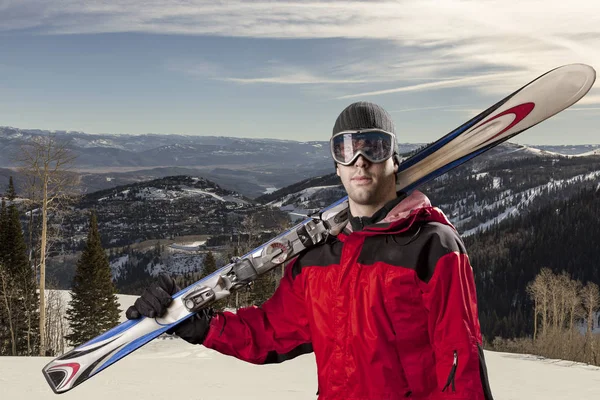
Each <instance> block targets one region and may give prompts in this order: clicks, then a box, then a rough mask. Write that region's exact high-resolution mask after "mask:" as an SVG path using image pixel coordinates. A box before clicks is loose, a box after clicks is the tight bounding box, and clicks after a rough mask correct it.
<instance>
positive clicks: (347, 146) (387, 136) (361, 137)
mask: <svg viewBox="0 0 600 400" xmlns="http://www.w3.org/2000/svg"><path fill="white" fill-rule="evenodd" d="M329 146H330V149H331V156H332V157H333V159H334V161H335V162H336V163H338V164H341V165H351V164H353V163H354V161H356V159H357V158H358V156H359V155H361V156H363V157H364V158H365V159H367V160H368V161H370V162H372V163H375V164H377V163H381V162H384V161H385V160H387V159H388V158H390V157H391V156H392V155H393V154H394V150H395V149H396V135H394V134H393V133H390V132H386V131H382V130H379V129H366V130H358V131H343V132H339V133H336V134H335V135H333V136H332V138H331V139H330V140H329Z"/></svg>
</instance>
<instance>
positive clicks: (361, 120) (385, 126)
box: [333, 101, 396, 135]
mask: <svg viewBox="0 0 600 400" xmlns="http://www.w3.org/2000/svg"><path fill="white" fill-rule="evenodd" d="M359 129H381V130H383V131H386V132H390V133H393V134H394V135H395V134H396V128H395V127H394V122H393V121H392V117H391V116H390V114H388V113H387V111H385V110H384V109H383V108H382V107H380V106H378V105H377V104H374V103H369V102H366V101H360V102H358V103H353V104H350V105H349V106H348V107H346V108H345V109H344V111H342V112H341V113H340V115H339V116H338V118H337V120H336V121H335V125H333V135H335V134H336V133H340V132H343V131H353V130H359Z"/></svg>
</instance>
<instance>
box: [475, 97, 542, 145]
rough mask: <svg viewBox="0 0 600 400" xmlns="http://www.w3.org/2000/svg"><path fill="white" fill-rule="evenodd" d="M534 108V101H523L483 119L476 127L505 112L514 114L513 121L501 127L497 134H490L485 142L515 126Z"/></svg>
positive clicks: (505, 113)
mask: <svg viewBox="0 0 600 400" xmlns="http://www.w3.org/2000/svg"><path fill="white" fill-rule="evenodd" d="M534 108H535V104H534V103H531V102H530V103H523V104H519V105H518V106H514V107H513V108H509V109H508V110H506V111H504V112H501V113H500V114H498V115H496V116H495V117H493V118H490V119H488V120H487V121H485V122H484V123H482V124H481V125H479V126H478V127H477V128H479V127H481V126H483V125H485V124H487V123H490V122H491V121H493V120H495V119H497V118H500V117H502V116H504V115H507V114H514V115H515V119H514V121H513V122H511V123H510V125H508V126H507V127H506V128H504V129H502V130H501V131H500V132H498V133H497V134H495V135H494V136H492V137H491V138H489V139H488V140H486V141H485V142H483V143H487V142H489V141H490V140H493V139H494V138H496V137H498V136H500V135H502V134H503V133H504V132H506V131H507V130H509V129H510V128H512V127H513V126H515V125H516V124H518V123H519V122H521V121H522V120H523V119H524V118H525V117H526V116H528V115H529V114H530V113H531V111H533V109H534ZM477 128H475V129H477Z"/></svg>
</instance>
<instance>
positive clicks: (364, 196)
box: [348, 190, 373, 206]
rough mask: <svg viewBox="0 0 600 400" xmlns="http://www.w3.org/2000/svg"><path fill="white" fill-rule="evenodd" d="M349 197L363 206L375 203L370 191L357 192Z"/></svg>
mask: <svg viewBox="0 0 600 400" xmlns="http://www.w3.org/2000/svg"><path fill="white" fill-rule="evenodd" d="M348 197H350V200H352V201H353V202H354V203H356V204H358V205H361V206H368V205H370V204H371V203H372V202H373V193H371V192H370V191H364V190H360V191H355V192H354V193H352V194H350V195H349V196H348Z"/></svg>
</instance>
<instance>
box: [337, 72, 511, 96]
mask: <svg viewBox="0 0 600 400" xmlns="http://www.w3.org/2000/svg"><path fill="white" fill-rule="evenodd" d="M515 75H521V74H520V73H511V72H508V73H501V74H488V75H480V76H469V77H463V78H458V79H448V80H442V81H437V82H427V83H421V84H418V85H409V86H402V87H398V88H393V89H384V90H376V91H372V92H363V93H356V94H349V95H345V96H340V97H338V99H350V98H355V97H366V96H378V95H382V94H390V93H399V92H416V91H424V90H432V89H441V88H451V87H459V86H461V87H464V86H471V85H474V84H479V83H481V82H490V81H494V80H499V79H506V78H511V77H514V76H515Z"/></svg>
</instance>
